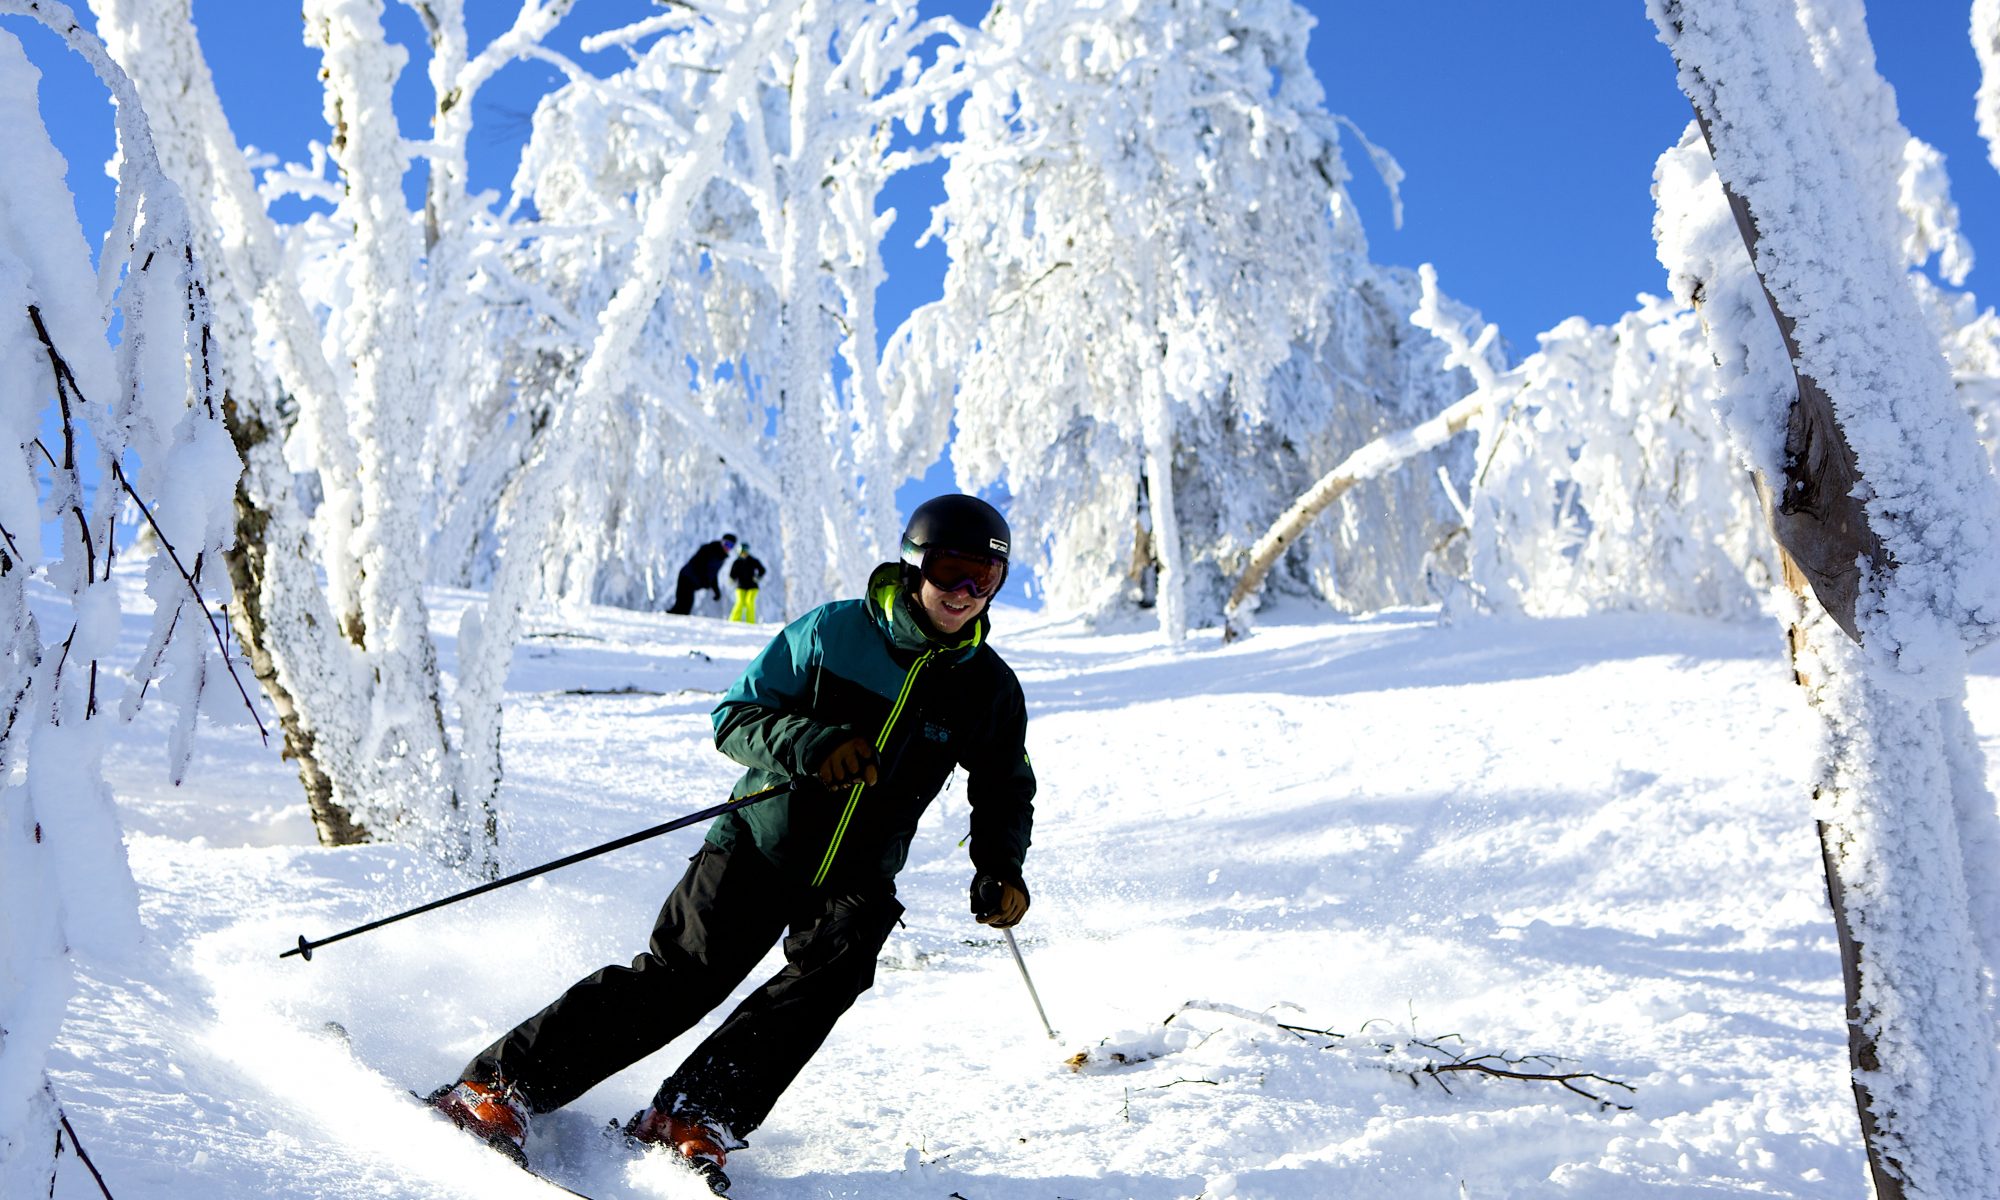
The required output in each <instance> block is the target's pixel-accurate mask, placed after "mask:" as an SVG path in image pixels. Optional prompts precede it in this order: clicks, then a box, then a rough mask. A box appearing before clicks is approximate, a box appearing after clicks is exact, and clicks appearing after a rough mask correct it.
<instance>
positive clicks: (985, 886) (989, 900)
mask: <svg viewBox="0 0 2000 1200" xmlns="http://www.w3.org/2000/svg"><path fill="white" fill-rule="evenodd" d="M1027 915H1028V886H1027V885H1026V884H1024V883H1011V882H1009V881H1007V880H1005V879H1001V878H1000V877H999V876H997V875H988V874H985V873H984V872H982V873H980V874H978V875H974V876H973V877H972V917H973V919H974V920H976V921H978V922H979V923H980V924H981V925H991V926H992V927H993V928H995V929H1012V928H1013V927H1014V926H1016V925H1019V924H1020V923H1021V918H1022V917H1025V916H1027Z"/></svg>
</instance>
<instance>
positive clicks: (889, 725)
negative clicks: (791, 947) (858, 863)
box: [812, 650, 938, 887]
mask: <svg viewBox="0 0 2000 1200" xmlns="http://www.w3.org/2000/svg"><path fill="white" fill-rule="evenodd" d="M937 653H938V652H937V651H936V650H926V651H924V652H923V653H922V654H919V655H917V661H915V662H913V663H911V664H910V669H909V671H908V673H906V674H905V675H904V676H903V688H902V690H901V691H899V692H897V693H896V704H895V707H893V708H891V709H890V710H889V719H888V720H886V721H884V722H883V723H882V732H881V733H879V734H876V735H875V754H876V757H877V758H878V759H879V758H880V757H881V754H882V751H883V749H884V748H885V747H887V746H888V744H889V733H890V731H892V730H893V729H895V728H896V718H898V717H900V716H902V715H903V705H904V704H906V703H908V702H909V699H910V688H911V686H912V685H913V684H915V683H916V681H917V672H918V671H919V670H921V669H922V668H923V665H924V664H925V663H927V662H929V661H930V660H931V659H933V658H935V657H936V656H937ZM880 769H886V766H885V767H883V768H880ZM867 786H868V785H867V784H866V783H857V784H855V785H854V786H853V787H851V788H849V789H848V791H847V806H846V807H845V808H843V809H842V810H841V813H840V821H839V823H838V824H836V825H835V826H834V827H833V840H832V841H830V842H828V843H827V846H826V857H825V858H823V859H821V860H820V863H819V870H818V871H817V872H816V873H814V875H813V879H812V885H813V886H814V887H818V886H820V885H821V884H823V883H825V882H826V875H827V872H828V871H831V870H832V869H833V856H834V855H835V854H836V853H837V852H839V850H840V839H841V838H843V837H845V836H846V835H847V826H848V823H849V822H851V821H852V820H854V810H855V809H856V808H857V807H859V805H860V804H861V789H863V788H865V787H867Z"/></svg>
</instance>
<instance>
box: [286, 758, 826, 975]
mask: <svg viewBox="0 0 2000 1200" xmlns="http://www.w3.org/2000/svg"><path fill="white" fill-rule="evenodd" d="M798 783H799V781H798V780H796V779H788V780H786V781H785V782H783V783H780V784H777V785H776V786H774V787H767V788H765V789H764V790H763V791H761V792H751V793H750V794H749V795H747V796H738V797H737V798H736V799H734V800H729V801H726V802H724V803H722V804H717V805H715V806H713V807H711V808H704V809H702V810H701V811H700V812H698V813H689V814H688V815H687V816H685V817H678V818H676V819H674V820H672V821H668V822H667V823H666V824H664V825H655V826H653V827H652V828H651V829H641V830H640V831H639V832H637V833H629V834H626V835H625V836H624V837H622V838H618V839H616V840H614V841H609V842H606V843H604V844H603V845H602V846H594V847H592V848H591V849H589V850H580V851H578V852H577V853H575V854H572V855H570V856H568V857H567V858H559V859H557V860H555V861H554V862H548V863H543V864H542V865H541V866H539V867H531V868H529V869H528V870H526V871H522V872H520V873H518V874H514V875H509V876H507V878H505V879H495V880H493V881H492V882H491V883H482V884H480V885H479V886H478V887H475V888H467V889H466V890H465V891H462V892H459V893H457V894H456V895H451V896H446V897H445V898H444V899H442V900H433V901H431V902H430V903H429V904H420V905H418V906H417V907H415V908H413V909H410V910H409V911H407V912H399V913H397V914H396V915H395V916H393V917H383V918H382V919H381V920H379V921H370V922H368V924H366V925H357V926H355V927H354V928H352V929H349V930H347V931H345V932H343V933H336V934H334V935H333V936H332V937H328V938H321V939H319V940H318V941H316V942H313V941H307V940H306V936H305V935H304V934H300V935H299V944H298V945H297V946H295V947H293V948H292V949H290V950H287V951H285V952H284V953H283V954H280V955H278V957H279V958H290V957H291V956H292V955H294V954H296V955H298V956H299V957H300V958H302V959H304V960H305V961H307V962H311V961H312V956H313V951H315V950H317V949H319V948H320V947H321V946H330V945H332V944H333V943H335V942H338V941H340V940H342V939H343V938H351V937H353V936H354V935H356V934H358V933H367V932H368V931H369V930H371V929H380V928H382V927H383V926H384V925H388V924H392V923H393V922H396V921H400V920H402V919H403V918H404V917H414V916H417V915H418V914H420V913H427V912H430V911H431V910H432V909H437V908H443V907H444V906H445V905H447V904H457V903H458V902H459V901H460V900H470V899H472V898H473V897H474V896H482V895H485V894H486V893H487V892H490V891H493V890H495V889H497V888H503V887H506V886H507V885H508V884H512V883H519V882H521V881H522V880H523V879H533V878H534V877H535V876H537V875H546V874H548V873H549V872H550V871H556V870H560V869H562V868H563V867H567V866H572V865H574V864H576V863H580V862H582V861H583V860H584V859H586V858H596V857H597V856H598V855H600V854H609V853H610V852H611V851H613V850H622V849H624V848H625V847H627V846H630V845H633V844H634V843H636V842H643V841H645V840H646V839H648V838H656V837H658V836H660V835H661V834H663V833H672V832H673V831H674V830H676V829H685V828H686V827H687V826H689V825H692V824H694V823H695V822H697V821H706V820H708V819H709V818H710V817H719V816H721V815H722V814H723V813H730V812H735V811H736V810H737V809H739V808H748V807H749V806H750V805H752V804H755V803H757V802H758V801H760V800H769V799H770V798H771V797H773V796H780V795H783V794H784V793H786V792H789V791H791V790H792V789H793V788H795V787H797V786H798Z"/></svg>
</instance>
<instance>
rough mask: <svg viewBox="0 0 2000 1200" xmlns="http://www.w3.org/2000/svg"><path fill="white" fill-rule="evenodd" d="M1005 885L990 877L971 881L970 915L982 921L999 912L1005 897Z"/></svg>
mask: <svg viewBox="0 0 2000 1200" xmlns="http://www.w3.org/2000/svg"><path fill="white" fill-rule="evenodd" d="M1006 886H1007V885H1006V884H1003V883H1001V882H1000V881H999V880H998V879H994V878H992V877H990V876H988V877H986V878H982V879H977V880H974V881H973V884H972V915H973V916H974V917H976V918H980V919H984V918H986V917H990V916H992V915H993V914H994V913H997V912H999V911H1000V905H1001V902H1002V901H1003V900H1004V899H1005V897H1006V894H1007V893H1006Z"/></svg>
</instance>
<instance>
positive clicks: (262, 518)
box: [222, 397, 372, 846]
mask: <svg viewBox="0 0 2000 1200" xmlns="http://www.w3.org/2000/svg"><path fill="white" fill-rule="evenodd" d="M222 411H223V418H224V420H225V422H226V423H227V424H228V426H229V436H230V440H231V441H233V442H235V443H236V453H237V454H238V455H240V456H242V458H243V460H244V461H245V462H246V463H248V462H250V461H251V460H252V459H251V456H252V455H253V454H260V453H268V452H269V451H270V449H271V447H270V446H269V444H268V443H269V442H270V440H271V439H272V438H274V437H276V436H277V435H276V432H275V431H274V430H272V429H271V428H270V427H269V426H267V425H265V424H264V423H263V422H262V421H260V420H258V419H257V418H256V417H255V416H251V415H247V414H246V413H245V412H244V411H243V409H242V408H241V407H240V406H239V405H237V403H236V402H235V400H233V399H230V398H228V397H225V398H224V400H223V405H222ZM251 474H252V473H251V472H249V471H245V472H244V474H243V477H242V478H240V479H238V480H237V481H236V541H235V544H233V545H232V546H230V547H229V549H228V550H227V551H226V552H224V554H223V562H224V564H225V565H226V566H227V567H228V569H229V586H230V591H231V593H232V599H231V601H230V605H229V624H230V627H231V628H233V629H234V630H235V631H236V638H237V640H238V641H240V642H241V643H242V644H243V648H244V650H245V651H246V652H248V654H249V656H250V669H251V671H253V672H254V673H255V674H256V676H257V682H258V683H259V684H260V685H261V686H262V687H263V689H264V694H265V695H266V696H268V697H270V700H271V707H272V708H273V709H275V710H276V711H277V714H278V727H279V729H280V730H281V731H282V732H283V734H284V737H285V749H284V756H285V757H286V758H289V759H291V760H293V761H294V762H296V763H298V767H299V782H300V783H301V784H302V785H304V787H305V793H306V809H307V811H308V812H310V813H311V814H312V822H313V828H314V829H316V830H317V831H318V832H319V840H320V844H321V845H322V846H353V845H358V844H360V843H362V842H367V841H370V840H372V839H371V837H370V835H369V832H368V829H367V827H366V826H364V825H362V824H361V823H360V822H359V821H357V820H355V819H354V814H353V813H351V812H349V811H348V809H347V807H346V806H345V805H343V804H341V803H340V802H339V801H338V800H336V799H335V798H334V786H333V777H332V776H331V775H329V774H327V772H326V769H325V767H324V766H322V765H321V763H320V760H319V755H318V753H317V745H318V739H317V737H316V736H315V735H314V733H313V729H312V727H311V726H310V725H309V724H308V723H307V721H306V718H305V715H304V714H303V713H302V712H301V711H300V710H299V705H298V702H297V701H296V700H295V699H294V698H293V697H292V693H291V691H290V689H288V688H287V687H286V686H285V681H284V677H283V675H282V674H281V673H280V672H279V670H278V664H277V660H276V659H275V658H274V657H273V656H272V654H271V645H270V641H269V629H268V627H267V622H266V620H265V615H264V595H265V591H264V589H265V587H266V581H267V578H268V576H269V570H270V556H271V554H272V552H273V547H272V545H271V541H270V535H271V514H270V512H269V511H268V510H266V509H265V508H264V507H263V506H262V505H261V504H259V502H258V500H257V498H256V497H255V496H254V495H253V494H252V491H251V488H250V487H249V483H250V478H251Z"/></svg>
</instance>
